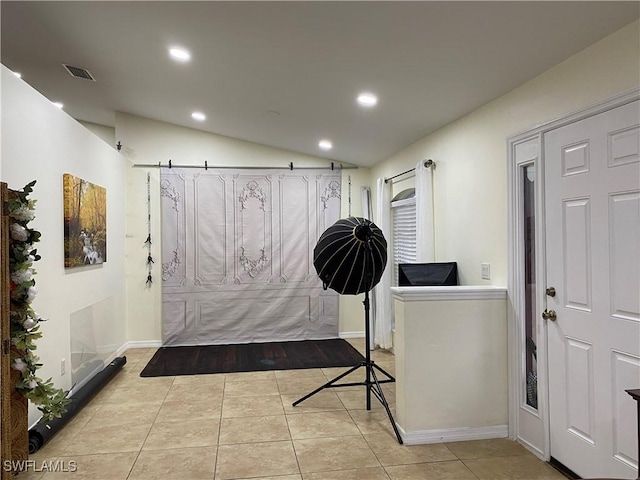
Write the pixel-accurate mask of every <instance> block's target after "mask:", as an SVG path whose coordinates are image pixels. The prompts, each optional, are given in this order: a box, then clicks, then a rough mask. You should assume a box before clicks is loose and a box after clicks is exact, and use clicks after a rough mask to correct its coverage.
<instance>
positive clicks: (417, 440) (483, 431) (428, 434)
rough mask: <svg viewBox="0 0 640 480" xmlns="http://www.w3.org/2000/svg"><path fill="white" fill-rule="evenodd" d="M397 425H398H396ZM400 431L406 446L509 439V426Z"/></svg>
mask: <svg viewBox="0 0 640 480" xmlns="http://www.w3.org/2000/svg"><path fill="white" fill-rule="evenodd" d="M396 425H397V424H396ZM397 426H398V430H399V431H400V436H401V437H402V441H403V442H404V444H405V445H426V444H428V443H442V442H464V441H468V440H487V439H490V438H507V437H508V435H509V427H508V426H507V425H492V426H488V427H469V428H466V427H462V428H443V429H435V430H422V431H415V432H410V433H407V432H405V431H404V430H403V429H402V427H401V426H400V425H397Z"/></svg>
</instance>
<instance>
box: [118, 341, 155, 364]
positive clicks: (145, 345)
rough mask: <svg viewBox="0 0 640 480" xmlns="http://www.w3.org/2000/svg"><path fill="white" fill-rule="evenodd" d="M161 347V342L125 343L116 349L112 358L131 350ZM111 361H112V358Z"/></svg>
mask: <svg viewBox="0 0 640 480" xmlns="http://www.w3.org/2000/svg"><path fill="white" fill-rule="evenodd" d="M161 346H162V340H138V341H135V342H125V343H124V344H123V345H122V346H121V347H120V348H119V349H118V351H117V352H116V354H115V356H114V358H115V357H119V356H121V355H122V354H123V353H124V352H126V351H127V350H130V349H133V348H159V347H161ZM111 360H113V358H112V359H111ZM107 363H108V362H107Z"/></svg>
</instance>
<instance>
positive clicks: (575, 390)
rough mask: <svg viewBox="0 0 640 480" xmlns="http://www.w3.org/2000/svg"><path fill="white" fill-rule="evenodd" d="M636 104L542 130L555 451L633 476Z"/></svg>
mask: <svg viewBox="0 0 640 480" xmlns="http://www.w3.org/2000/svg"><path fill="white" fill-rule="evenodd" d="M639 117H640V113H639V102H637V101H636V102H633V103H630V104H627V105H625V106H622V107H619V108H616V109H613V110H611V111H608V112H605V113H602V114H600V115H596V116H593V117H590V118H587V119H585V120H582V121H579V122H576V123H573V124H570V125H567V126H565V127H561V128H558V129H556V130H553V131H551V132H548V133H547V134H545V136H544V158H545V222H546V225H545V227H546V228H545V230H546V231H545V243H546V261H547V265H546V271H547V279H546V281H547V284H546V286H547V287H551V286H553V287H555V288H556V290H557V295H556V296H555V297H553V298H552V297H547V309H549V310H550V309H553V310H555V311H556V312H557V316H556V318H557V319H556V320H555V321H551V320H548V325H547V327H548V328H547V335H548V370H549V418H550V437H551V438H550V441H551V456H553V457H554V458H555V459H557V460H558V461H560V462H561V463H563V464H564V465H566V466H567V467H568V468H570V469H571V470H573V471H574V472H576V473H577V474H579V475H580V476H582V477H599V476H608V477H618V478H636V475H637V462H638V459H637V443H636V442H637V434H636V425H637V423H636V421H637V419H636V414H635V408H634V407H635V405H634V402H633V400H632V399H631V397H629V396H628V395H627V394H626V393H625V392H624V390H626V389H631V388H638V387H639V386H640V314H639V313H638V311H639V310H640V253H639V252H640V168H639V167H640V163H639V162H640V155H639V154H640V133H639V132H640V127H639V125H640V118H639Z"/></svg>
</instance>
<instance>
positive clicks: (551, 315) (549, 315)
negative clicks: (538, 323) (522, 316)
mask: <svg viewBox="0 0 640 480" xmlns="http://www.w3.org/2000/svg"><path fill="white" fill-rule="evenodd" d="M542 318H544V319H545V320H551V321H552V322H555V321H556V319H557V318H558V315H556V311H555V310H547V309H546V308H545V309H544V312H542Z"/></svg>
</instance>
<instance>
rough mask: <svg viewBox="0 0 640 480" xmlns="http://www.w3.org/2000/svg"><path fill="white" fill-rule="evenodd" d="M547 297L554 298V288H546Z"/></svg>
mask: <svg viewBox="0 0 640 480" xmlns="http://www.w3.org/2000/svg"><path fill="white" fill-rule="evenodd" d="M547 295H549V296H550V297H555V296H556V289H555V287H547Z"/></svg>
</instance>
